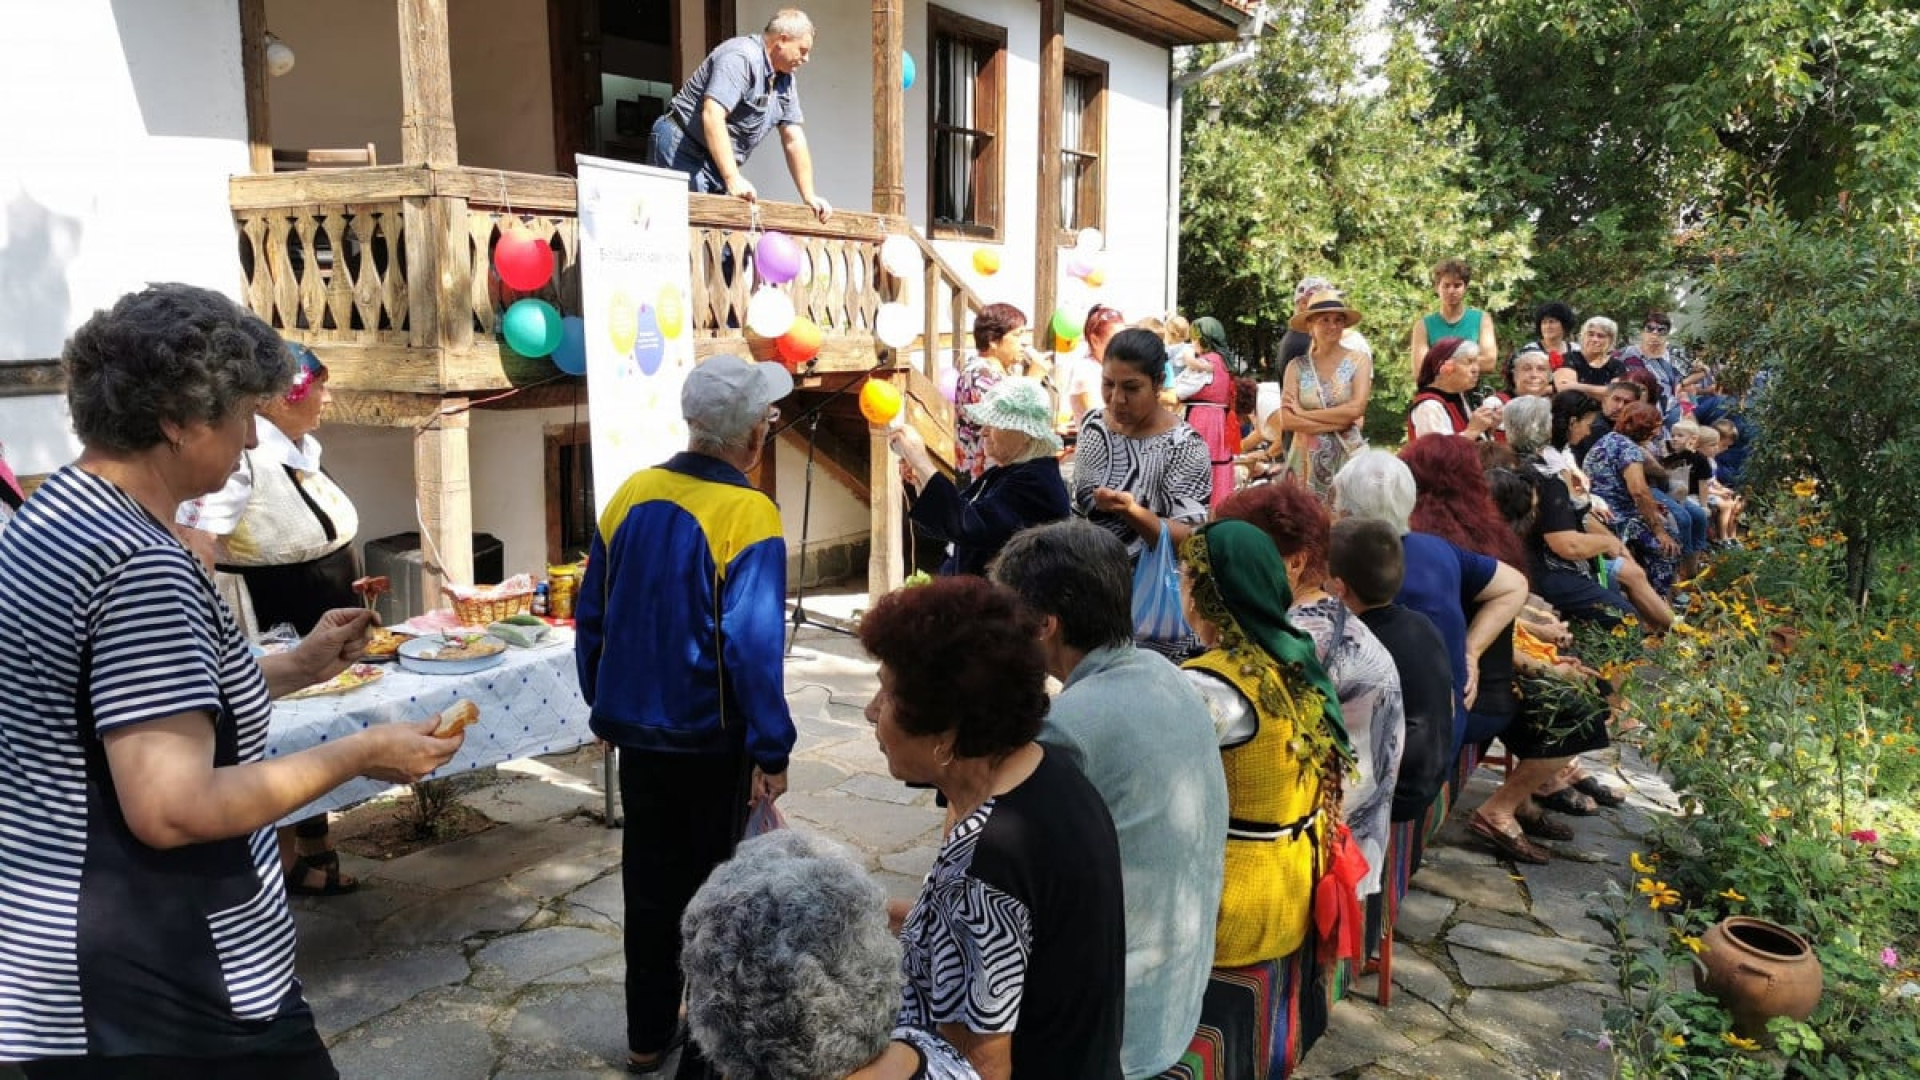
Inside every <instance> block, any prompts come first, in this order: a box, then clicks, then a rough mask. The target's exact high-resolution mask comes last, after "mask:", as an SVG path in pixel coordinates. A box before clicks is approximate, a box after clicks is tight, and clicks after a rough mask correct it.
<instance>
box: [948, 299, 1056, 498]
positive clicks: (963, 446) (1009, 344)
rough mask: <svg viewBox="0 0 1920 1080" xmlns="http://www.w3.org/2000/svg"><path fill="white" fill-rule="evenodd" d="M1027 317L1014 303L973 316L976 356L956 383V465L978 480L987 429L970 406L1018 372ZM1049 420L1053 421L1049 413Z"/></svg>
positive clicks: (982, 469) (984, 457)
mask: <svg viewBox="0 0 1920 1080" xmlns="http://www.w3.org/2000/svg"><path fill="white" fill-rule="evenodd" d="M1029 336H1030V335H1029V333H1028V330H1027V317H1026V315H1025V314H1024V313H1022V312H1021V310H1020V309H1019V308H1017V307H1014V306H1013V305H1012V304H988V305H987V306H986V307H983V308H981V309H980V313H979V314H978V315H975V316H974V317H973V348H974V356H973V359H971V360H969V361H967V366H966V367H964V368H962V369H961V371H960V377H959V378H958V379H956V380H955V381H954V384H953V408H954V411H955V412H957V413H958V414H959V416H958V417H957V418H956V419H955V420H954V424H953V443H954V449H955V451H956V452H957V453H958V455H959V459H960V460H959V461H958V462H957V463H956V465H955V468H956V469H958V470H959V471H960V472H962V473H965V474H966V475H967V476H969V477H971V478H973V479H975V480H977V479H979V478H980V474H981V473H984V472H986V471H987V465H988V461H987V433H986V430H985V429H984V428H982V427H981V426H980V424H979V423H978V422H977V421H975V420H973V419H972V418H970V417H969V416H968V415H967V410H968V409H969V408H971V407H972V406H974V405H978V404H980V403H981V402H982V401H985V400H986V398H987V393H988V391H990V390H992V389H993V388H994V387H995V386H996V385H998V384H999V382H1000V380H1001V379H1004V378H1006V377H1007V376H1009V375H1013V374H1017V373H1018V372H1019V370H1020V367H1021V365H1022V363H1023V362H1024V361H1025V360H1026V355H1027V340H1028V338H1029ZM1047 419H1048V421H1049V422H1051V421H1052V419H1053V418H1052V417H1051V416H1049V417H1048V418H1047Z"/></svg>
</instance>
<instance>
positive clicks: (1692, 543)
mask: <svg viewBox="0 0 1920 1080" xmlns="http://www.w3.org/2000/svg"><path fill="white" fill-rule="evenodd" d="M1652 490H1653V497H1654V500H1655V501H1656V502H1658V503H1659V504H1660V505H1661V506H1664V507H1666V508H1667V510H1668V511H1669V512H1671V513H1672V514H1673V523H1674V526H1675V527H1676V529H1677V530H1678V531H1677V532H1676V533H1675V534H1674V537H1673V538H1674V539H1675V540H1677V541H1679V543H1680V554H1682V555H1695V554H1698V553H1700V552H1702V551H1705V550H1707V511H1706V508H1705V507H1702V506H1699V505H1696V504H1694V503H1690V502H1686V501H1683V500H1681V499H1676V498H1674V497H1673V496H1672V495H1670V494H1668V493H1667V492H1664V491H1661V490H1660V489H1659V488H1653V489H1652Z"/></svg>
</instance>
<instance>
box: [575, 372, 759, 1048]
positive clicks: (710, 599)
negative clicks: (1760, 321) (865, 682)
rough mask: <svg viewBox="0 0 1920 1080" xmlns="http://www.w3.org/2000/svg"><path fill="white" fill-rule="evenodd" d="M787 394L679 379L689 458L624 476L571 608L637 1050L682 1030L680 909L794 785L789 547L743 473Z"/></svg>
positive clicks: (740, 383) (740, 380) (728, 377)
mask: <svg viewBox="0 0 1920 1080" xmlns="http://www.w3.org/2000/svg"><path fill="white" fill-rule="evenodd" d="M792 392H793V379H792V377H791V376H789V375H788V374H787V373H786V371H785V370H783V369H782V368H781V367H780V366H779V365H778V364H755V363H750V362H748V361H746V360H743V359H741V358H740V357H737V356H715V357H712V358H710V359H708V360H707V361H706V362H705V363H703V364H701V365H700V366H699V367H697V368H694V369H693V371H692V372H691V373H689V374H688V375H687V381H686V385H685V386H684V387H683V388H682V389H681V392H680V411H681V415H683V416H684V417H685V418H686V421H687V435H688V437H687V450H686V451H685V452H684V453H680V454H675V455H674V456H673V457H671V458H668V459H667V460H666V461H665V462H662V463H661V464H659V465H657V466H654V467H653V468H651V469H642V470H641V471H639V472H637V473H634V474H633V475H632V476H630V477H628V478H627V481H626V483H624V484H622V485H621V486H620V490H619V491H618V492H617V493H615V495H614V496H613V499H612V500H611V501H610V502H609V503H608V504H607V507H606V509H605V510H604V511H603V512H602V513H601V515H600V522H599V528H598V529H597V530H596V531H595V532H594V536H593V544H592V547H591V550H590V552H589V554H588V559H587V573H586V577H585V579H584V580H583V581H582V582H581V584H580V594H579V598H578V600H577V601H576V603H577V607H576V608H575V630H576V636H575V639H574V655H575V662H576V664H577V665H578V669H579V675H580V692H581V695H582V696H583V697H585V698H586V701H587V704H588V705H589V706H591V708H592V710H593V712H592V717H591V724H592V727H593V733H594V734H595V735H598V736H600V737H601V738H602V739H605V740H607V741H608V742H609V743H612V744H613V745H614V746H617V747H619V748H620V799H621V802H622V804H623V805H624V806H625V808H626V831H625V836H624V838H623V841H622V855H621V858H622V864H623V865H622V868H621V878H622V884H623V885H624V887H625V892H626V910H627V927H626V952H627V1047H628V1051H629V1061H630V1065H631V1067H632V1068H633V1069H634V1070H635V1071H651V1070H653V1069H656V1068H658V1067H659V1064H660V1063H661V1062H662V1061H663V1060H665V1058H666V1055H667V1053H668V1052H669V1051H671V1050H672V1049H673V1047H674V1045H675V1044H676V1042H677V1041H678V1039H679V1035H678V1034H677V1023H678V1014H679V1010H680V998H681V995H682V993H683V992H684V989H685V988H684V983H683V980H682V979H681V976H680V915H681V913H682V912H683V911H684V910H685V909H686V906H687V902H688V901H689V900H691V899H692V897H693V894H694V891H695V890H697V889H698V888H699V887H700V884H701V882H703V881H705V880H706V878H707V875H708V874H709V873H711V872H712V870H713V868H714V867H715V866H717V865H719V864H720V863H721V862H723V861H725V860H726V859H727V858H729V857H730V856H731V855H732V854H733V848H734V845H735V844H737V843H738V842H739V840H740V837H741V834H742V833H743V832H744V831H745V829H746V822H747V813H748V809H749V807H750V806H753V805H756V804H759V803H762V802H771V801H773V800H775V799H778V798H779V797H780V796H781V795H782V794H784V793H785V792H786V789H787V757H788V755H789V754H790V753H792V751H793V744H794V728H793V718H792V716H791V715H789V713H788V711H787V700H786V692H785V686H784V667H783V665H784V656H783V652H784V648H783V647H784V644H785V642H784V637H785V623H784V620H783V618H782V616H783V605H784V604H785V599H786V591H787V545H786V541H785V539H783V538H782V536H781V534H780V511H779V510H778V509H776V508H775V507H774V505H773V501H772V500H771V499H768V498H767V497H766V496H765V495H764V494H762V493H761V492H759V491H758V490H756V489H755V488H754V487H753V485H752V484H751V483H750V482H748V480H747V477H746V474H747V473H748V472H750V471H752V470H753V468H754V466H755V465H756V464H758V462H759V460H760V455H761V453H762V450H763V449H764V447H765V446H766V442H767V429H768V427H769V426H770V425H771V424H772V423H773V421H774V420H775V419H777V418H778V416H779V411H778V410H776V409H774V408H772V406H773V403H774V402H775V401H778V400H780V399H781V398H784V397H786V396H787V395H788V394H790V393H792Z"/></svg>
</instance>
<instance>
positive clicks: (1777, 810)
mask: <svg viewBox="0 0 1920 1080" xmlns="http://www.w3.org/2000/svg"><path fill="white" fill-rule="evenodd" d="M1767 816H1768V817H1772V818H1790V817H1792V816H1793V811H1791V810H1789V809H1787V808H1786V807H1784V806H1776V807H1774V808H1773V809H1772V810H1769V811H1768V812H1767Z"/></svg>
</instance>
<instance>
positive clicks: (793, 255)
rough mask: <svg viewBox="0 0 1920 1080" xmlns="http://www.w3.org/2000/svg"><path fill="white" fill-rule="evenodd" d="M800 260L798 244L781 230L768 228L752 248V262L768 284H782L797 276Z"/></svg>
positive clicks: (761, 278) (798, 274) (761, 277)
mask: <svg viewBox="0 0 1920 1080" xmlns="http://www.w3.org/2000/svg"><path fill="white" fill-rule="evenodd" d="M801 260H802V255H801V252H800V245H799V244H798V243H797V242H795V240H794V239H793V237H791V236H788V235H787V234H786V233H783V232H778V231H774V230H768V231H767V232H765V233H763V234H761V237H760V242H759V243H758V244H755V245H754V248H753V264H754V266H755V267H757V268H758V269H759V272H760V280H762V281H765V282H767V283H769V284H773V285H784V284H786V283H787V282H789V281H792V280H793V279H794V278H796V277H799V276H800V263H801Z"/></svg>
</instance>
